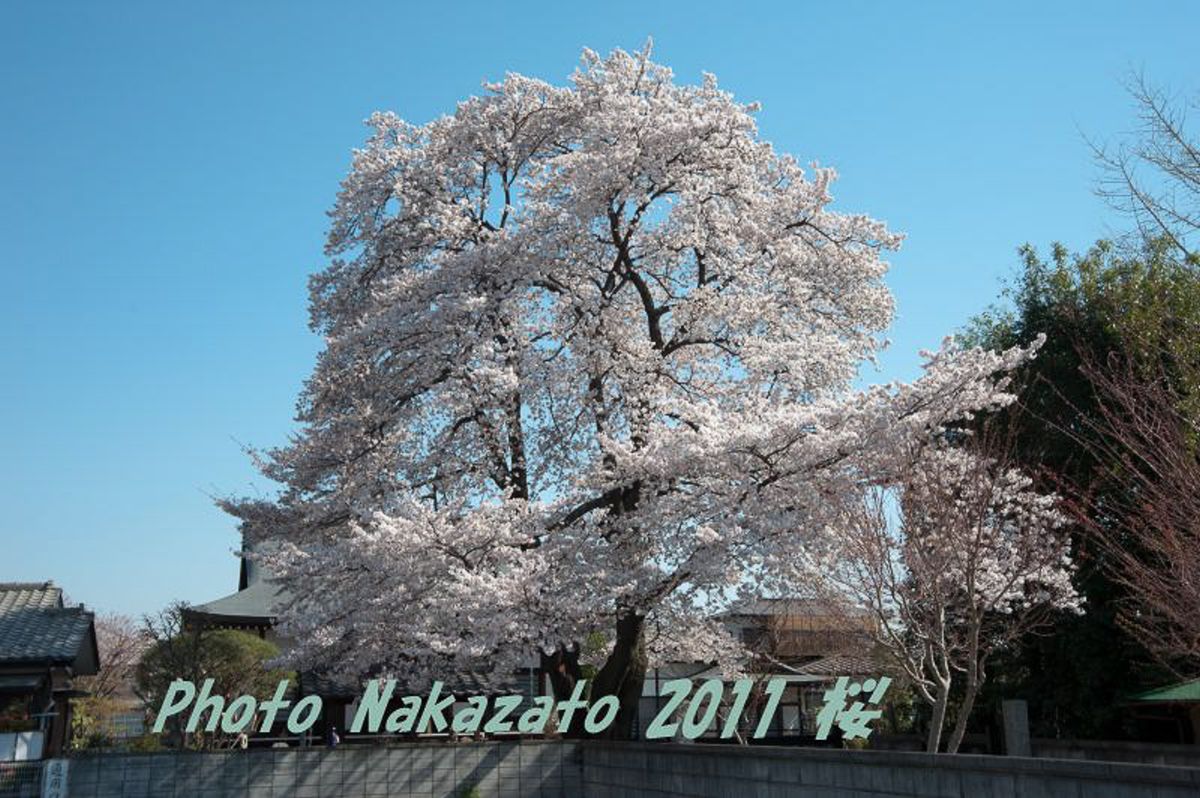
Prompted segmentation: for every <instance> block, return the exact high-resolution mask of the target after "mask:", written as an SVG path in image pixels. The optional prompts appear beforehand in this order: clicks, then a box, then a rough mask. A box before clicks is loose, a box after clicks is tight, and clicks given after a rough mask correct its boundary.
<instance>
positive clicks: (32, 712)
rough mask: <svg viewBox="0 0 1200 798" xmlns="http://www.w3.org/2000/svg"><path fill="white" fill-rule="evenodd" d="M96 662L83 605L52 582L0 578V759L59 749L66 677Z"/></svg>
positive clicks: (65, 720) (67, 713) (69, 689)
mask: <svg viewBox="0 0 1200 798" xmlns="http://www.w3.org/2000/svg"><path fill="white" fill-rule="evenodd" d="M99 669H100V653H99V650H98V648H97V645H96V627H95V622H94V616H93V614H92V613H91V612H88V611H87V610H85V609H84V608H83V607H82V606H78V607H68V606H66V605H65V604H64V603H63V594H62V588H60V587H57V586H56V585H55V584H54V583H53V582H0V760H3V759H5V758H9V759H15V758H30V759H36V758H39V757H40V756H44V757H52V756H58V755H59V754H61V753H62V752H63V751H64V750H65V749H66V747H67V743H68V741H69V740H70V730H71V699H72V698H74V697H79V696H80V695H81V692H80V691H78V690H76V689H75V688H74V685H73V680H74V679H75V677H76V676H92V675H95V674H96V673H97V672H98V671H99ZM22 752H24V755H23V756H22Z"/></svg>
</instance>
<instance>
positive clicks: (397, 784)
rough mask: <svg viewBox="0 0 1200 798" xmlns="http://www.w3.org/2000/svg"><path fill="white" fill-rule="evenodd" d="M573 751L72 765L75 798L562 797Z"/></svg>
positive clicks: (517, 748)
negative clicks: (177, 797)
mask: <svg viewBox="0 0 1200 798" xmlns="http://www.w3.org/2000/svg"><path fill="white" fill-rule="evenodd" d="M577 754H578V751H577V747H576V745H575V744H573V743H558V742H543V741H522V742H496V743H459V744H440V745H422V744H413V745H400V746H395V747H387V748H384V747H373V746H347V745H344V746H341V747H339V748H336V749H332V750H330V749H325V748H312V749H295V748H293V749H289V750H285V749H259V750H253V749H251V750H248V751H219V752H207V753H200V752H186V753H184V752H172V753H157V754H142V755H130V754H124V755H103V754H101V755H95V756H82V757H78V758H76V759H73V760H71V768H70V779H69V780H70V798H172V797H173V796H179V797H180V798H183V797H184V796H187V798H192V796H195V797H196V798H234V797H235V796H237V798H242V796H246V797H247V798H283V797H284V796H287V797H288V798H332V797H333V796H336V797H337V798H353V797H354V796H358V797H359V798H374V797H375V796H378V797H379V798H383V797H384V796H406V797H407V796H411V797H412V798H564V796H575V795H578V794H579V791H580V786H579V774H580V766H579V762H578V756H577Z"/></svg>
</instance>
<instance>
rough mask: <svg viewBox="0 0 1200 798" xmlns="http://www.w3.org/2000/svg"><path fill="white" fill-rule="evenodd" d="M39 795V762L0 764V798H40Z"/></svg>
mask: <svg viewBox="0 0 1200 798" xmlns="http://www.w3.org/2000/svg"><path fill="white" fill-rule="evenodd" d="M41 794H42V763H41V762H38V761H33V762H0V798H40V796H41Z"/></svg>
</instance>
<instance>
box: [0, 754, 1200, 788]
mask: <svg viewBox="0 0 1200 798" xmlns="http://www.w3.org/2000/svg"><path fill="white" fill-rule="evenodd" d="M21 764H25V763H21ZM27 764H29V765H32V766H34V767H36V765H37V764H38V763H27ZM32 778H33V779H34V780H33V781H29V780H28V779H27V780H26V782H25V785H26V786H24V787H22V788H21V789H23V790H25V791H24V792H19V791H13V792H0V796H3V798H9V796H20V798H27V796H37V795H38V792H37V784H36V772H34V773H33V774H32ZM69 782H70V791H69V796H70V798H150V797H151V796H155V798H157V797H158V796H163V797H164V798H172V797H173V796H198V798H234V796H238V797H239V798H240V797H241V796H248V797H249V798H276V797H277V796H285V795H286V796H296V798H327V797H329V796H338V798H342V796H346V797H347V798H356V797H357V798H373V797H374V796H379V797H380V798H382V796H389V797H391V798H517V797H518V796H520V797H521V798H576V796H583V798H603V797H604V796H611V795H620V796H627V797H628V798H666V796H679V797H680V798H727V797H728V796H766V797H767V798H783V797H784V796H804V798H934V797H935V796H936V798H980V797H986V798H1196V796H1197V795H1200V769H1198V768H1182V767H1166V766H1156V765H1132V764H1125V763H1112V762H1088V761H1071V760H1054V759H1033V758H1022V757H996V756H976V755H961V754H960V755H947V754H941V755H931V754H922V753H909V752H898V751H848V750H839V749H812V748H793V747H788V748H777V747H770V746H749V747H747V746H737V745H709V744H699V743H693V744H671V743H636V742H635V743H610V742H601V741H587V742H571V741H520V742H517V741H509V742H487V743H482V742H481V743H460V744H447V743H443V744H435V745H428V744H411V745H400V746H396V747H382V746H380V747H374V746H347V745H343V746H341V747H339V748H337V749H333V750H327V749H323V748H321V749H290V750H283V749H278V750H272V749H262V750H257V751H256V750H249V751H222V752H210V753H179V752H171V753H159V754H141V755H131V754H120V755H114V754H109V755H93V756H82V757H78V758H75V759H72V760H71V767H70V778H69Z"/></svg>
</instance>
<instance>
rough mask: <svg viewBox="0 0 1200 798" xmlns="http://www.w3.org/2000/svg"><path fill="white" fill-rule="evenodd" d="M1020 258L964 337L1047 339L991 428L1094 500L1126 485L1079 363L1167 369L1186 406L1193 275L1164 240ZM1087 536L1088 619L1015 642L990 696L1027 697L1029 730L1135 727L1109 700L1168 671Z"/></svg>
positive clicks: (1038, 467)
mask: <svg viewBox="0 0 1200 798" xmlns="http://www.w3.org/2000/svg"><path fill="white" fill-rule="evenodd" d="M1021 252H1022V256H1023V262H1024V269H1023V271H1022V273H1021V274H1020V276H1019V278H1018V280H1017V281H1016V283H1015V284H1014V285H1013V286H1012V288H1011V289H1010V290H1009V291H1008V292H1007V294H1008V297H1007V298H1008V300H1009V303H1008V305H1007V307H1004V308H1000V309H993V310H991V311H989V312H987V313H985V314H982V315H981V316H979V317H978V318H976V319H975V320H974V322H973V324H972V325H971V327H970V328H969V329H968V331H967V333H966V335H965V338H966V340H967V341H968V342H970V343H972V344H976V345H981V346H986V347H1002V346H1005V345H1006V344H1007V343H1009V342H1013V341H1017V340H1023V339H1025V337H1026V336H1030V335H1033V334H1036V333H1045V334H1046V335H1047V343H1046V344H1045V346H1043V347H1042V349H1041V350H1040V351H1039V354H1038V357H1037V359H1036V360H1033V361H1030V362H1028V363H1026V364H1024V365H1023V366H1022V367H1021V368H1020V369H1018V370H1017V372H1016V379H1017V380H1018V382H1019V383H1020V384H1021V391H1020V400H1019V402H1017V403H1015V404H1013V405H1011V406H1010V407H1008V408H1005V409H1004V410H1002V411H1000V413H999V414H998V417H999V423H1001V424H1003V425H1005V426H1006V427H1007V428H1008V429H1009V430H1010V433H1011V435H1012V437H1013V439H1014V441H1015V445H1016V457H1017V459H1018V461H1019V462H1020V463H1021V464H1023V465H1024V467H1025V468H1027V469H1030V470H1032V471H1033V472H1034V473H1037V474H1039V475H1040V476H1041V477H1042V478H1043V479H1044V480H1046V481H1048V482H1052V483H1053V485H1054V486H1055V487H1059V488H1063V489H1066V490H1068V491H1072V492H1074V491H1076V489H1078V488H1083V489H1086V490H1089V491H1091V493H1092V495H1093V498H1095V497H1096V492H1097V491H1101V492H1102V491H1106V490H1107V491H1115V492H1121V491H1124V490H1126V487H1125V486H1123V485H1122V484H1120V483H1119V482H1113V481H1112V480H1111V479H1110V476H1111V472H1110V469H1111V465H1112V462H1111V457H1110V456H1109V454H1111V451H1110V452H1109V453H1107V454H1106V448H1107V447H1108V445H1109V441H1106V440H1105V439H1104V436H1105V432H1104V429H1103V426H1102V425H1101V424H1100V423H1099V421H1100V420H1101V418H1102V412H1101V404H1100V398H1099V395H1098V393H1097V387H1096V385H1095V384H1094V382H1093V380H1092V379H1090V378H1089V376H1088V374H1086V373H1085V371H1084V369H1083V367H1084V365H1085V364H1086V363H1089V362H1090V363H1105V362H1108V359H1109V357H1110V356H1112V355H1116V356H1118V357H1122V358H1125V359H1126V360H1127V362H1130V363H1132V364H1136V365H1135V366H1134V368H1136V369H1139V370H1141V371H1142V372H1143V373H1145V374H1150V373H1158V372H1159V370H1160V369H1163V368H1165V369H1167V370H1169V372H1170V373H1171V374H1172V375H1173V377H1172V379H1173V380H1174V381H1175V384H1176V385H1177V386H1178V387H1179V388H1180V389H1181V391H1180V394H1179V396H1180V397H1181V401H1185V402H1188V403H1193V402H1194V401H1195V399H1196V397H1197V396H1198V394H1197V392H1196V390H1195V386H1196V385H1197V384H1198V383H1197V374H1200V370H1198V369H1197V353H1200V331H1198V328H1197V320H1198V319H1200V281H1198V280H1197V277H1196V274H1195V273H1194V272H1193V271H1192V270H1191V269H1190V267H1188V266H1187V265H1186V264H1184V263H1181V262H1180V261H1179V260H1178V258H1177V253H1175V252H1174V251H1173V250H1172V246H1171V245H1170V244H1169V242H1163V241H1152V242H1149V243H1148V244H1147V245H1146V246H1144V247H1142V248H1141V249H1139V250H1137V251H1133V252H1130V251H1128V250H1125V249H1122V248H1117V247H1113V246H1112V245H1110V244H1108V243H1106V242H1101V243H1099V244H1097V245H1096V246H1095V247H1093V248H1092V249H1091V250H1089V251H1088V252H1087V253H1085V254H1083V255H1079V256H1072V255H1071V254H1069V253H1068V252H1067V250H1066V249H1065V248H1064V247H1062V246H1058V245H1056V246H1055V247H1054V249H1053V251H1052V254H1051V258H1050V259H1049V260H1044V259H1042V258H1040V257H1039V256H1038V254H1037V253H1036V252H1035V251H1034V250H1033V249H1032V248H1031V247H1025V248H1023V249H1022V251H1021ZM1111 498H1112V500H1113V501H1117V502H1118V503H1119V497H1117V496H1115V495H1114V496H1112V497H1111ZM1082 532H1083V530H1082V528H1081V527H1078V526H1077V527H1076V528H1075V533H1074V536H1073V537H1074V540H1073V551H1074V557H1075V560H1076V562H1077V563H1078V571H1077V574H1076V578H1075V583H1076V587H1077V589H1078V591H1079V593H1080V594H1081V595H1082V596H1083V597H1084V600H1085V601H1084V610H1085V611H1084V613H1083V614H1082V615H1078V616H1076V615H1071V614H1065V613H1064V614H1061V615H1059V616H1058V617H1057V618H1056V619H1055V621H1054V624H1053V627H1052V630H1051V631H1050V632H1049V633H1048V634H1047V635H1046V636H1044V637H1040V638H1034V639H1032V640H1026V641H1025V642H1023V643H1021V644H1020V645H1018V646H1016V647H1015V648H1014V649H1011V650H1010V651H1009V652H1008V654H1007V655H1006V656H1003V657H1002V658H1001V659H1000V660H999V661H998V664H997V668H996V669H995V675H996V679H995V682H994V683H993V687H992V690H991V694H990V695H988V696H985V699H984V700H985V702H995V701H998V700H999V699H1000V698H1001V697H1003V696H1006V695H1007V696H1012V695H1020V696H1022V697H1025V698H1027V699H1028V700H1029V702H1030V712H1031V722H1032V724H1033V727H1034V733H1035V734H1040V735H1045V736H1063V737H1076V736H1078V737H1118V736H1123V735H1124V734H1126V733H1128V732H1129V731H1130V730H1129V729H1127V728H1125V727H1124V726H1123V725H1122V724H1123V720H1125V719H1126V718H1127V713H1124V712H1122V711H1121V709H1120V707H1119V706H1118V703H1117V699H1118V698H1119V697H1120V696H1121V695H1124V694H1127V693H1130V692H1134V691H1136V690H1138V689H1139V688H1143V687H1148V686H1151V685H1152V684H1153V683H1154V682H1156V681H1158V680H1160V679H1161V678H1162V674H1161V672H1160V671H1159V670H1158V669H1157V668H1155V667H1154V666H1153V665H1151V663H1150V662H1149V661H1148V658H1147V656H1146V652H1145V649H1144V648H1143V647H1141V646H1140V645H1138V644H1137V642H1136V641H1135V640H1133V639H1132V638H1131V637H1130V635H1128V634H1126V633H1125V632H1124V631H1123V629H1122V628H1121V626H1120V625H1119V623H1118V608H1119V606H1120V604H1121V602H1122V601H1123V600H1125V599H1126V598H1127V591H1126V589H1125V587H1123V586H1121V585H1120V584H1118V583H1117V582H1115V581H1114V580H1113V579H1112V578H1110V576H1109V575H1108V571H1109V569H1110V566H1111V565H1112V564H1113V562H1114V560H1113V558H1112V552H1111V551H1108V552H1106V550H1105V546H1103V545H1100V541H1099V540H1098V539H1097V538H1096V536H1094V535H1091V534H1082Z"/></svg>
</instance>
